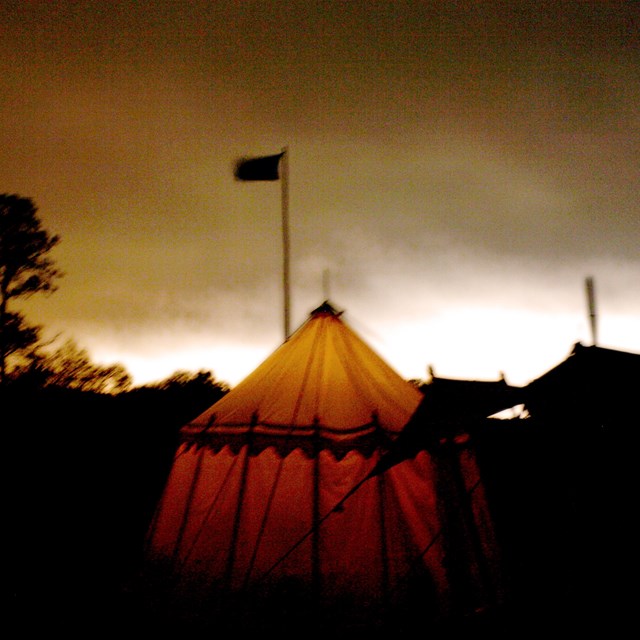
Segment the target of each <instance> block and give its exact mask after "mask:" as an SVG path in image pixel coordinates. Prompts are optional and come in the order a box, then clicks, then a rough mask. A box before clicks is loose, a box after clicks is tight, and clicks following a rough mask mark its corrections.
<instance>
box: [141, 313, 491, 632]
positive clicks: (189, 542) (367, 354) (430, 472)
mask: <svg viewBox="0 0 640 640" xmlns="http://www.w3.org/2000/svg"><path fill="white" fill-rule="evenodd" d="M341 316H342V314H341V312H338V311H336V309H335V308H334V307H333V306H332V305H330V304H329V303H328V302H325V303H323V304H322V305H321V306H320V307H318V308H317V309H315V310H314V311H312V312H311V314H310V316H309V317H308V319H307V321H306V322H305V323H304V324H303V325H302V326H301V327H300V328H299V329H298V330H297V331H296V332H294V333H293V335H292V336H291V337H290V338H289V339H288V340H287V341H285V342H284V343H283V344H282V345H281V346H280V347H279V348H278V349H276V350H275V351H274V352H273V353H272V354H271V356H270V357H268V358H267V359H266V360H265V361H264V362H263V363H262V364H261V365H260V366H258V368H257V369H255V371H253V373H251V374H250V375H249V376H248V377H247V378H246V379H244V380H243V381H242V382H241V383H240V384H238V385H237V386H236V387H235V388H234V389H232V390H231V391H230V392H229V393H227V394H226V395H225V396H224V397H223V398H222V399H220V400H219V401H218V402H216V403H215V404H214V405H213V406H211V407H210V408H209V409H208V410H207V411H205V412H204V413H202V414H201V415H200V416H198V417H197V418H196V419H194V420H193V421H192V422H190V423H189V424H187V425H185V426H184V427H183V429H182V430H181V443H180V445H179V449H178V451H177V453H176V455H175V459H174V463H173V467H172V470H171V472H170V475H169V477H168V481H167V483H166V487H165V490H164V493H163V496H162V498H161V500H160V503H159V505H158V508H157V512H156V514H155V517H154V521H153V523H152V526H151V527H150V530H149V536H148V547H147V553H146V557H147V560H148V564H149V566H150V567H152V568H153V570H154V572H157V576H160V577H156V578H155V579H156V580H157V581H158V582H163V583H164V585H165V586H166V588H167V591H168V592H169V593H170V595H169V600H167V602H171V603H172V606H176V607H178V608H181V610H182V612H183V613H184V612H185V611H187V610H189V611H191V612H193V611H196V612H197V613H192V614H191V615H197V616H200V617H201V616H205V617H206V616H212V617H213V616H221V615H223V614H224V615H226V616H230V615H231V614H232V612H234V611H237V612H238V615H239V619H241V620H245V621H246V620H247V619H248V617H247V616H246V615H245V614H246V612H247V611H249V610H251V611H252V616H253V617H252V619H253V620H255V619H256V616H257V615H258V614H257V613H256V611H257V610H260V612H261V613H260V615H265V616H267V615H269V613H268V612H271V615H275V614H274V612H278V613H279V614H282V615H284V612H287V616H288V620H289V621H291V618H292V616H293V617H296V616H298V617H302V616H307V614H308V613H309V612H314V613H316V614H318V613H320V612H322V616H318V617H317V618H316V619H315V620H316V624H320V623H321V622H322V623H323V624H327V623H328V622H327V621H328V620H330V619H332V616H333V617H335V618H336V619H338V618H340V619H343V618H346V617H348V618H349V619H351V620H352V621H354V624H355V623H356V622H355V621H358V620H359V621H362V620H365V619H366V620H367V621H368V623H371V622H372V620H374V619H379V618H381V617H383V616H385V615H387V613H388V612H391V611H395V612H396V613H397V612H398V611H402V612H403V614H402V615H403V617H406V616H405V613H406V612H407V611H408V608H410V607H411V606H413V607H414V608H415V609H416V610H417V611H419V613H420V616H421V617H422V618H421V619H422V620H424V619H425V618H426V616H427V615H428V614H429V613H432V614H433V615H434V618H435V617H440V616H443V615H444V616H446V615H447V614H448V612H451V611H452V610H453V609H455V607H456V606H458V605H460V606H461V607H463V608H464V609H465V610H474V609H478V608H481V607H484V606H487V604H489V601H490V600H491V599H492V597H493V596H494V595H495V588H494V587H495V584H493V587H491V588H490V587H489V585H488V582H491V580H492V579H491V578H488V576H489V573H490V571H489V573H487V571H486V569H487V567H494V568H495V557H494V548H495V545H494V541H493V539H492V531H491V525H490V519H489V516H488V513H487V510H486V507H485V503H484V500H483V492H482V487H481V486H479V485H480V483H479V478H478V472H477V467H476V465H475V463H474V459H473V455H472V453H471V452H470V451H469V450H468V449H465V448H464V447H461V448H460V449H459V450H456V453H455V460H456V464H455V465H454V466H455V468H456V470H457V476H458V477H459V479H460V482H461V483H462V485H463V490H462V494H463V495H461V494H460V492H459V491H458V492H457V493H456V492H455V491H453V492H452V493H447V489H446V486H443V478H446V477H448V476H449V475H450V472H451V468H452V465H451V463H450V461H449V462H447V464H446V465H444V467H446V473H444V474H443V473H442V469H443V465H441V463H440V461H439V460H436V459H435V458H436V457H437V456H436V457H434V456H433V455H431V454H430V453H428V452H427V451H426V450H422V451H419V452H412V454H411V458H409V459H406V460H403V461H401V462H398V463H397V464H396V463H394V464H393V465H392V466H391V468H389V469H385V470H384V471H383V472H380V473H377V472H372V470H374V469H375V468H376V465H377V463H378V462H379V461H380V459H381V458H382V457H383V456H384V455H385V453H386V452H387V451H388V450H389V449H390V447H391V445H392V444H393V442H394V441H395V440H396V439H397V437H398V435H399V434H400V432H401V431H402V430H403V427H404V426H405V425H406V424H407V423H408V422H409V420H410V418H411V417H412V415H413V414H414V412H415V411H416V409H417V407H418V406H419V405H420V403H421V400H422V399H423V394H422V393H421V392H420V391H419V389H418V388H417V387H416V386H415V385H413V384H411V383H410V382H408V381H406V380H404V379H402V378H401V377H400V376H399V375H398V374H397V373H396V372H395V371H394V370H393V369H392V368H391V367H390V366H389V365H388V364H386V363H385V362H384V361H383V360H382V359H381V358H380V357H379V356H378V355H377V354H376V353H375V352H374V351H373V350H372V349H371V348H370V347H369V346H368V345H367V344H365V342H363V341H362V340H361V339H360V338H359V337H358V336H357V335H356V334H355V333H354V332H353V330H352V329H351V328H350V327H349V326H348V325H347V324H346V323H345V321H344V320H343V318H342V317H341ZM458 489H459V485H458ZM462 502H465V504H466V505H467V506H468V510H467V511H468V513H469V514H470V515H469V518H467V519H466V520H465V521H464V526H458V527H456V537H455V540H456V547H455V548H451V540H450V539H449V538H448V534H447V532H448V531H453V528H452V527H451V526H450V525H451V523H452V519H451V513H452V511H451V510H452V508H454V509H456V510H460V511H461V512H462V511H464V509H463V506H462ZM471 538H473V541H471ZM472 542H473V543H472ZM454 555H455V556H456V557H457V559H458V562H451V559H452V556H454ZM480 556H482V557H480ZM462 559H463V560H464V561H463V562H461V561H460V560H462ZM454 565H455V567H456V571H455V574H456V575H455V576H454V575H452V572H451V567H453V566H454ZM461 567H463V569H462V570H461ZM483 567H484V570H483ZM462 574H464V575H462ZM462 592H464V597H463V598H461V597H460V594H461V593H462ZM267 603H268V604H267ZM274 603H277V606H276V604H274ZM305 620H306V621H307V623H308V622H309V618H308V616H307V617H306V618H305Z"/></svg>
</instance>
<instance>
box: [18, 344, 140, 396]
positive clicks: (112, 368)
mask: <svg viewBox="0 0 640 640" xmlns="http://www.w3.org/2000/svg"><path fill="white" fill-rule="evenodd" d="M21 377H22V378H23V379H26V381H27V382H29V383H30V384H31V386H33V387H37V388H44V387H62V388H65V389H76V390H78V391H92V392H95V393H111V394H117V393H121V392H123V391H127V390H128V389H129V388H130V387H131V376H130V375H129V374H128V373H127V371H126V369H125V368H124V367H123V366H122V365H120V364H112V365H100V364H94V363H93V362H92V361H91V358H90V357H89V353H88V352H87V350H86V349H82V348H80V347H79V346H78V345H77V344H76V343H75V341H74V340H72V339H68V340H67V341H66V342H65V343H64V344H62V345H61V346H60V347H57V348H56V349H53V350H48V351H46V352H34V353H33V354H32V359H31V361H30V363H29V364H28V366H27V367H26V368H25V370H24V371H23V372H22V375H21Z"/></svg>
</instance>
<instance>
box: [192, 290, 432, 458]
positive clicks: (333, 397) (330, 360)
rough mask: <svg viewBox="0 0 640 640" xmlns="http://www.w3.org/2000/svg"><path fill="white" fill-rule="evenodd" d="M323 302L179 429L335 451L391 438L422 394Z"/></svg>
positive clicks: (211, 440)
mask: <svg viewBox="0 0 640 640" xmlns="http://www.w3.org/2000/svg"><path fill="white" fill-rule="evenodd" d="M422 397H423V396H422V393H421V392H420V391H419V389H417V387H416V386H414V385H413V384H411V383H410V382H409V381H407V380H405V379H404V378H402V377H401V376H400V375H399V374H398V373H396V372H395V371H394V370H393V369H392V368H391V367H390V366H389V365H388V364H387V363H386V362H385V361H384V360H383V359H382V358H381V357H380V356H379V355H378V354H377V353H375V352H374V351H373V350H372V349H371V347H369V346H368V345H367V344H366V343H365V342H364V341H363V340H362V339H361V338H360V337H359V336H357V335H356V334H355V332H354V331H353V330H352V329H351V328H350V327H349V326H347V324H346V323H345V322H344V320H343V318H342V312H340V311H337V310H336V309H335V308H334V307H333V306H332V305H331V304H330V303H329V302H328V301H326V302H324V303H323V304H322V305H320V306H319V307H318V308H317V309H314V310H313V311H312V312H311V313H310V314H309V317H308V318H307V320H306V321H305V323H304V324H303V325H302V326H301V327H300V328H299V329H298V330H297V331H296V332H294V333H293V335H292V336H291V337H290V338H289V339H288V340H287V341H285V342H284V343H283V344H282V345H280V347H279V348H278V349H276V350H275V351H274V352H273V353H272V354H271V355H270V356H269V357H268V358H267V359H266V360H265V361H264V362H263V363H262V364H260V365H259V366H258V367H257V368H256V369H255V370H254V371H253V372H252V373H250V374H249V375H248V376H247V377H246V378H245V379H244V380H242V382H240V383H239V384H238V385H237V386H236V387H234V388H233V389H232V390H231V391H229V393H227V394H226V395H225V396H224V397H223V398H221V399H220V400H219V401H218V402H216V403H215V404H213V405H212V406H211V407H210V408H209V409H207V410H206V411H205V412H203V413H202V414H201V415H200V416H198V417H197V418H196V419H195V420H193V421H191V422H190V423H189V424H188V425H186V426H185V427H184V428H183V430H182V436H183V438H185V439H187V440H193V441H195V442H197V443H199V444H204V445H206V446H209V447H213V448H220V447H222V446H225V445H231V446H234V445H235V446H237V447H239V446H242V445H243V444H245V443H246V442H247V435H248V434H249V433H251V438H252V442H253V446H254V448H255V449H256V450H262V449H264V448H265V447H267V446H275V447H276V448H278V450H279V451H280V452H281V453H283V454H284V453H287V452H289V451H291V450H293V449H294V448H298V447H301V448H303V449H304V450H305V451H307V452H308V453H309V454H310V455H311V454H313V452H314V451H315V450H317V447H322V448H330V449H332V450H333V451H334V452H335V453H336V454H338V455H340V454H343V453H345V452H346V451H347V450H350V449H353V448H358V449H360V450H363V451H364V452H365V453H366V451H367V450H372V449H373V448H375V447H377V446H380V444H381V442H383V441H384V440H385V439H386V440H393V439H394V438H395V437H396V436H397V435H398V434H399V433H400V431H401V430H402V428H403V427H404V425H405V424H406V423H407V421H408V420H409V418H410V417H411V415H412V414H413V412H414V411H415V409H416V408H417V406H418V404H419V403H420V401H421V399H422Z"/></svg>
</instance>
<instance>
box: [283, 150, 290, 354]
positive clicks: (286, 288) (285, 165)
mask: <svg viewBox="0 0 640 640" xmlns="http://www.w3.org/2000/svg"><path fill="white" fill-rule="evenodd" d="M280 165H281V169H282V171H281V178H280V186H281V189H282V259H283V274H282V279H283V288H284V339H285V341H286V340H288V339H289V335H290V333H291V332H290V327H291V321H290V317H291V292H290V278H289V269H290V256H289V154H288V149H287V147H284V148H283V149H282V159H281V161H280Z"/></svg>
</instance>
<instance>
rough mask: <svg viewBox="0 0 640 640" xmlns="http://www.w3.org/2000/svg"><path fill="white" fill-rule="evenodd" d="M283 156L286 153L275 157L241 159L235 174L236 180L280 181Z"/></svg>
mask: <svg viewBox="0 0 640 640" xmlns="http://www.w3.org/2000/svg"><path fill="white" fill-rule="evenodd" d="M283 155H284V151H283V152H282V153H278V154H277V155H274V156H260V157H258V158H241V159H240V160H238V162H237V163H236V166H235V170H234V172H233V174H234V176H235V177H236V180H279V179H280V175H279V173H278V168H279V165H280V158H282V156H283Z"/></svg>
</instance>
